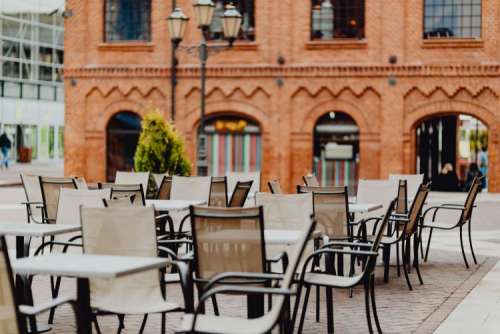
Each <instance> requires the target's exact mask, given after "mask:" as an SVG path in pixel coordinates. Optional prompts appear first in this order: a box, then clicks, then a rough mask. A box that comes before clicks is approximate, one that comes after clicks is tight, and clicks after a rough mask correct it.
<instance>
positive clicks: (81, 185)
mask: <svg viewBox="0 0 500 334" xmlns="http://www.w3.org/2000/svg"><path fill="white" fill-rule="evenodd" d="M75 183H76V188H77V189H80V190H88V189H89V186H88V185H87V181H85V178H84V177H75Z"/></svg>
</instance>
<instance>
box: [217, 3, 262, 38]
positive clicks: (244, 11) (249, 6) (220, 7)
mask: <svg viewBox="0 0 500 334" xmlns="http://www.w3.org/2000/svg"><path fill="white" fill-rule="evenodd" d="M214 3H215V11H214V16H213V19H212V24H211V25H210V34H209V36H208V38H209V39H212V40H218V39H223V38H224V32H223V29H222V15H223V14H224V11H225V7H226V6H227V5H228V4H233V5H234V6H235V7H236V9H238V11H239V12H240V14H241V15H242V16H243V22H242V23H241V30H240V35H239V37H238V39H240V40H248V41H253V40H255V16H254V0H236V1H233V0H215V1H214Z"/></svg>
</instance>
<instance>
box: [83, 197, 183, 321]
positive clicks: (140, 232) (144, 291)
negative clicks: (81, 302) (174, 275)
mask: <svg viewBox="0 0 500 334" xmlns="http://www.w3.org/2000/svg"><path fill="white" fill-rule="evenodd" d="M81 217H82V227H83V229H82V230H83V249H84V252H85V253H87V254H103V255H118V256H143V257H156V256H157V248H156V228H155V213H154V209H153V208H152V207H128V208H127V207H119V208H118V207H117V208H85V207H83V208H82V209H81ZM90 292H91V305H92V307H95V308H98V309H99V310H101V311H108V312H113V313H119V314H145V313H157V312H167V311H171V310H175V309H177V308H179V306H178V305H177V304H175V303H168V302H166V301H165V299H164V298H163V296H162V293H161V288H160V275H159V272H158V270H157V269H155V270H150V271H147V272H143V273H138V274H134V275H130V276H126V277H121V278H116V279H107V280H105V279H93V280H91V281H90Z"/></svg>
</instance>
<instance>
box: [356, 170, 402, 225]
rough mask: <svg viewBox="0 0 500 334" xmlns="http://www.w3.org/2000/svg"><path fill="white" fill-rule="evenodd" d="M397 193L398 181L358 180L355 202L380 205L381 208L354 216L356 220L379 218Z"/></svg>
mask: <svg viewBox="0 0 500 334" xmlns="http://www.w3.org/2000/svg"><path fill="white" fill-rule="evenodd" d="M397 193H398V180H364V179H361V180H359V181H358V190H357V196H356V202H358V203H370V204H382V208H381V209H378V210H375V211H372V212H369V213H365V214H356V220H360V219H367V218H370V217H381V216H382V215H383V214H385V211H386V210H387V207H388V205H389V204H390V203H391V201H392V200H393V199H394V198H396V196H397Z"/></svg>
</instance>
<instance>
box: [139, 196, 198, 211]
mask: <svg viewBox="0 0 500 334" xmlns="http://www.w3.org/2000/svg"><path fill="white" fill-rule="evenodd" d="M204 204H207V202H206V201H188V200H165V199H155V200H146V206H152V207H154V208H155V210H157V211H185V210H188V209H189V207H190V206H191V205H204Z"/></svg>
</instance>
